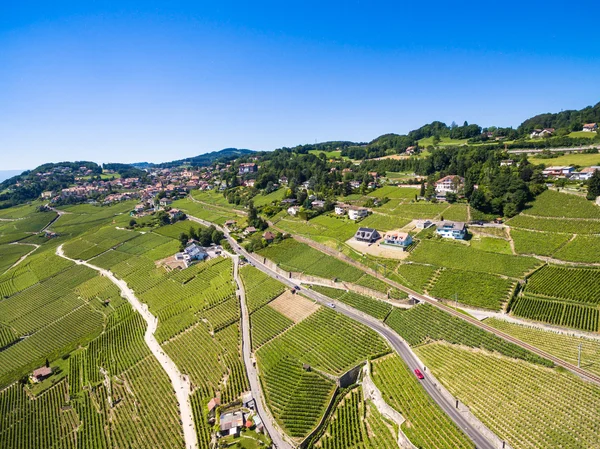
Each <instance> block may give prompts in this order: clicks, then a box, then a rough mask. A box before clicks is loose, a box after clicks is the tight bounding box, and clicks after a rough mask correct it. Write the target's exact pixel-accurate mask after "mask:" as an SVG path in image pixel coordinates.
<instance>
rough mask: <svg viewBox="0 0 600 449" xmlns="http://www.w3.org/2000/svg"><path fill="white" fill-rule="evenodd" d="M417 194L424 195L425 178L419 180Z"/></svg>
mask: <svg viewBox="0 0 600 449" xmlns="http://www.w3.org/2000/svg"><path fill="white" fill-rule="evenodd" d="M419 196H425V180H422V181H421V190H419Z"/></svg>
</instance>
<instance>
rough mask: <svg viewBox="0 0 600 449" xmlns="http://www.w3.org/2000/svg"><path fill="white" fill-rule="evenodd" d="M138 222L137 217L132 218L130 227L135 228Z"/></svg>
mask: <svg viewBox="0 0 600 449" xmlns="http://www.w3.org/2000/svg"><path fill="white" fill-rule="evenodd" d="M136 224H137V221H135V218H132V219H131V220H129V227H130V228H133V227H134V226H135V225H136Z"/></svg>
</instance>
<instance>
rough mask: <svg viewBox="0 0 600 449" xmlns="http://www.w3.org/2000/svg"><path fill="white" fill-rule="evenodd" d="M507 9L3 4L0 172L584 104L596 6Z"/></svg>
mask: <svg viewBox="0 0 600 449" xmlns="http://www.w3.org/2000/svg"><path fill="white" fill-rule="evenodd" d="M409 3H410V4H409ZM523 3H525V2H517V1H504V2H448V1H444V2H435V1H429V2H399V1H390V2H377V1H344V2H341V1H340V2H325V1H318V2H316V1H277V2H261V1H254V2H251V1H240V2H232V1H225V0H223V1H211V2H203V1H193V2H192V1H190V2H184V1H176V0H171V1H164V2H155V1H152V0H145V1H140V2H127V1H118V2H117V1H114V2H107V1H94V2H88V1H81V0H78V1H60V0H57V1H54V2H48V1H39V2H31V1H27V0H22V1H13V2H9V1H3V2H0V154H1V157H0V170H3V169H24V168H33V167H34V166H36V165H38V164H40V163H43V162H48V161H54V162H56V161H61V160H74V159H79V160H82V159H85V160H93V161H96V162H110V161H120V162H135V161H153V162H159V161H164V160H172V159H176V158H181V157H186V156H192V155H196V154H200V153H204V152H208V151H212V150H218V149H222V148H225V147H240V148H251V149H259V150H263V149H264V150H271V149H274V148H277V147H280V146H293V145H296V144H302V143H311V142H314V141H315V140H318V141H325V140H338V139H342V140H356V141H369V140H371V139H373V138H375V137H377V136H378V135H381V134H384V133H388V132H396V133H405V132H407V131H409V130H411V129H414V128H417V127H419V126H421V125H422V124H424V123H428V122H431V121H432V120H442V121H445V122H446V123H450V122H452V121H453V120H455V121H456V122H460V123H462V121H464V120H468V121H469V122H471V123H473V122H474V123H478V124H480V125H483V126H488V125H502V126H510V125H512V126H518V125H519V123H520V122H521V121H522V120H524V119H525V118H527V117H529V116H531V115H533V114H536V113H541V112H554V111H559V110H561V109H572V108H581V107H584V106H587V105H590V104H595V103H596V102H598V101H600V83H599V82H598V81H599V80H600V35H599V34H598V31H597V20H598V14H597V13H596V12H595V11H593V10H588V9H587V7H586V6H584V5H583V4H581V5H579V4H575V3H572V2H571V3H567V2H561V3H558V2H556V3H553V2H548V1H546V2H537V1H535V2H526V3H528V5H523ZM588 6H589V5H588Z"/></svg>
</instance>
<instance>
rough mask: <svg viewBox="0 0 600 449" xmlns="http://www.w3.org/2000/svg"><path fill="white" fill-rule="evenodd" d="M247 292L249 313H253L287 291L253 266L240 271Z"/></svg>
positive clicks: (279, 283) (244, 267)
mask: <svg viewBox="0 0 600 449" xmlns="http://www.w3.org/2000/svg"><path fill="white" fill-rule="evenodd" d="M240 276H241V278H242V282H243V283H244V289H245V291H246V301H247V304H248V312H249V313H253V312H254V311H256V310H258V309H259V308H260V307H262V306H264V305H265V304H268V303H269V302H271V301H272V300H273V299H275V298H277V297H278V296H279V295H281V294H282V293H283V292H284V291H285V285H283V284H282V283H281V282H278V281H276V280H275V279H273V278H272V277H270V276H269V275H267V274H265V273H263V272H262V271H260V270H259V269H257V268H254V267H253V266H251V265H245V266H243V267H242V268H241V269H240Z"/></svg>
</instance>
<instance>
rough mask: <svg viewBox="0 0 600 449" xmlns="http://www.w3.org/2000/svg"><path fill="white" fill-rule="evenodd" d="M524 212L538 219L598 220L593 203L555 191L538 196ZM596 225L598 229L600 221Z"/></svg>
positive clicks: (598, 213) (596, 210)
mask: <svg viewBox="0 0 600 449" xmlns="http://www.w3.org/2000/svg"><path fill="white" fill-rule="evenodd" d="M524 212H525V213H526V214H527V215H534V216H538V217H552V218H594V219H600V207H598V206H596V205H594V203H593V202H591V201H588V200H586V199H585V198H584V197H581V196H578V195H571V194H568V193H561V192H557V191H555V190H546V191H545V192H543V193H542V194H540V195H538V196H537V198H536V199H535V201H534V202H533V204H532V205H531V207H529V208H527V209H525V211H524ZM596 225H597V226H598V228H599V229H600V221H598V222H597V223H596Z"/></svg>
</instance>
